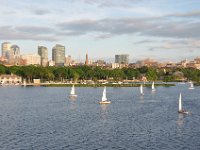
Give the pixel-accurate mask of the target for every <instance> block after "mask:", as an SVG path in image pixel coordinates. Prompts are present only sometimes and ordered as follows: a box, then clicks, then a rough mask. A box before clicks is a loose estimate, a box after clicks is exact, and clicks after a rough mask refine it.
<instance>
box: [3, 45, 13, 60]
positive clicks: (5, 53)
mask: <svg viewBox="0 0 200 150" xmlns="http://www.w3.org/2000/svg"><path fill="white" fill-rule="evenodd" d="M1 50H2V57H5V58H6V59H9V58H10V52H11V43H10V42H4V43H2V44H1Z"/></svg>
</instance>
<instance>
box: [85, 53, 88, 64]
mask: <svg viewBox="0 0 200 150" xmlns="http://www.w3.org/2000/svg"><path fill="white" fill-rule="evenodd" d="M88 64H89V60H88V54H86V58H85V65H88Z"/></svg>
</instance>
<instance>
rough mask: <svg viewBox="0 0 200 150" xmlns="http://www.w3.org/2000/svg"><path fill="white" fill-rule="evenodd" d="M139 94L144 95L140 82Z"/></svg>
mask: <svg viewBox="0 0 200 150" xmlns="http://www.w3.org/2000/svg"><path fill="white" fill-rule="evenodd" d="M140 95H144V92H143V85H142V84H141V85H140Z"/></svg>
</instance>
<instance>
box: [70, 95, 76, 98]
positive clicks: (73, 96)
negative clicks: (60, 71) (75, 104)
mask: <svg viewBox="0 0 200 150" xmlns="http://www.w3.org/2000/svg"><path fill="white" fill-rule="evenodd" d="M69 97H70V98H76V97H77V95H69Z"/></svg>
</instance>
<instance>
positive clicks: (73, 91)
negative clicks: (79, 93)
mask: <svg viewBox="0 0 200 150" xmlns="http://www.w3.org/2000/svg"><path fill="white" fill-rule="evenodd" d="M70 94H71V95H75V88H74V85H73V86H72V89H71V92H70Z"/></svg>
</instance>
